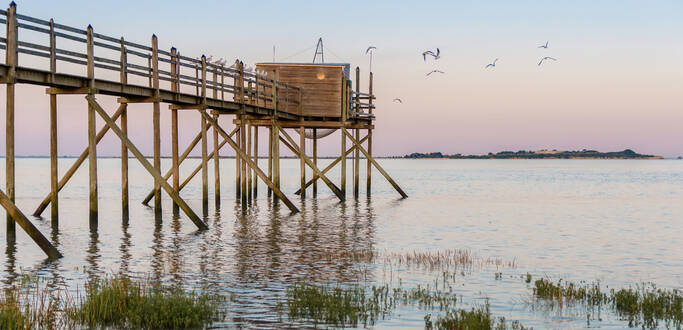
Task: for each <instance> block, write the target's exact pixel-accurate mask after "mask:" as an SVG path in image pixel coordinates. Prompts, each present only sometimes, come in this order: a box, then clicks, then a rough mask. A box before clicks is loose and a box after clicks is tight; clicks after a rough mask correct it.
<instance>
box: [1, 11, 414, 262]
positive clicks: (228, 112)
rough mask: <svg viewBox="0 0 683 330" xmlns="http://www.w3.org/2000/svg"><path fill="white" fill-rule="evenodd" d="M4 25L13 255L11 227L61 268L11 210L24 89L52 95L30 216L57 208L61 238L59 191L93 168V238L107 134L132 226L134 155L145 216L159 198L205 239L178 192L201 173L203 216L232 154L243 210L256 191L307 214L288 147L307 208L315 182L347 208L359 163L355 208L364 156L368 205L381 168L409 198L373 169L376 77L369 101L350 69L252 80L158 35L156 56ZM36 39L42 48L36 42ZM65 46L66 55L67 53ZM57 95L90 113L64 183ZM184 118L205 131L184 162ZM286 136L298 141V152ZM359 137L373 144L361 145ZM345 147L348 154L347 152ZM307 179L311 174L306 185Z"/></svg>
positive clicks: (296, 69) (138, 48) (6, 194)
mask: <svg viewBox="0 0 683 330" xmlns="http://www.w3.org/2000/svg"><path fill="white" fill-rule="evenodd" d="M0 24H5V26H6V31H7V32H6V35H5V36H4V37H2V38H0V50H4V52H5V62H4V63H2V64H0V83H2V84H5V86H6V88H7V95H6V98H7V100H6V101H7V103H6V110H5V111H6V131H5V143H6V158H5V161H6V185H5V189H4V190H2V189H0V204H1V205H2V207H3V208H4V209H5V210H6V212H7V219H6V225H7V231H6V233H7V237H6V238H7V243H8V244H14V243H13V242H14V241H15V240H16V228H15V225H16V224H17V223H18V224H19V225H20V227H21V228H22V229H23V230H24V231H25V232H26V233H27V234H28V235H29V236H30V238H31V239H32V240H33V241H34V242H35V243H36V244H37V245H38V246H39V247H40V248H41V249H42V250H43V251H44V252H45V253H46V254H47V256H48V258H59V257H61V253H60V252H59V251H58V250H57V249H56V248H55V247H54V246H53V245H52V244H51V242H50V241H49V240H48V239H47V238H45V236H44V235H43V234H42V233H41V232H40V231H39V230H38V228H36V227H35V226H34V225H33V223H32V222H31V220H29V219H28V218H27V217H26V215H25V214H24V213H23V212H22V211H21V210H20V209H19V208H17V206H16V204H15V191H16V190H15V149H14V145H15V143H14V142H15V141H14V137H15V134H14V132H15V127H14V113H15V86H16V84H31V85H40V86H46V89H45V93H47V94H48V95H49V99H50V102H49V103H50V111H49V122H50V187H51V188H50V191H49V193H48V194H47V196H45V198H44V199H43V201H42V202H41V203H40V204H39V205H38V206H37V208H36V209H35V211H34V212H33V213H32V214H33V216H35V217H39V216H41V215H42V214H43V212H44V211H45V209H47V207H48V206H50V215H51V221H52V223H51V224H52V226H53V228H57V227H58V226H59V198H58V197H59V191H60V190H61V189H62V188H63V187H64V186H65V185H66V184H67V183H68V182H69V180H70V179H71V178H72V177H73V175H74V173H75V172H76V171H77V170H78V168H79V167H80V166H81V165H82V164H83V163H84V162H85V161H86V160H87V162H88V173H89V212H88V217H89V224H90V228H91V229H93V228H95V229H96V228H97V221H98V184H97V178H98V172H97V161H96V160H97V143H98V142H99V141H100V140H101V139H102V138H103V137H104V135H105V134H107V133H108V132H109V131H111V132H112V133H113V134H115V135H116V136H117V137H118V138H119V140H120V141H121V207H122V210H123V212H122V213H123V216H124V219H125V218H127V215H128V210H129V207H130V206H129V197H128V161H129V155H132V156H133V157H134V158H135V159H137V161H139V162H140V164H141V165H142V166H143V167H144V168H145V170H146V171H147V172H149V174H150V175H151V176H152V177H153V178H154V187H153V188H152V189H151V191H150V192H149V194H148V195H147V197H146V198H145V199H144V200H143V201H142V202H143V204H148V203H149V202H150V201H152V199H153V200H154V201H153V208H154V210H155V212H157V214H159V213H161V205H162V203H161V201H162V190H163V191H164V192H165V193H166V194H167V195H168V196H169V197H170V198H171V199H172V200H173V211H174V213H179V212H180V211H181V210H182V212H183V213H184V214H185V215H186V216H187V218H189V220H190V221H192V222H193V223H194V225H196V227H197V228H198V229H200V230H203V229H207V228H208V227H207V225H206V224H205V223H204V221H202V219H201V218H200V217H199V216H198V215H197V213H195V211H194V210H192V209H191V208H190V207H189V206H188V204H187V203H186V202H185V201H184V200H183V198H182V197H181V195H180V192H181V190H182V189H183V188H184V187H185V186H187V184H189V182H190V181H191V179H192V178H193V177H194V176H196V174H198V173H200V172H201V183H202V204H203V206H204V213H206V212H207V207H206V206H207V205H208V202H209V196H208V190H209V189H208V187H209V182H208V171H209V163H210V162H211V163H213V170H214V185H215V188H214V192H215V195H214V199H215V201H216V203H217V204H218V203H219V201H220V198H221V196H220V184H221V182H220V179H221V177H224V175H226V174H227V173H221V172H220V171H219V169H220V167H219V164H220V157H219V152H220V150H221V149H222V148H223V147H224V146H225V145H226V144H227V145H229V146H230V148H232V149H233V150H234V151H235V165H236V167H235V168H236V171H235V187H236V191H237V196H238V198H240V199H241V200H242V201H246V200H249V199H252V198H255V197H256V196H257V193H258V189H257V188H258V184H257V183H258V181H259V180H260V181H262V182H263V183H264V184H265V186H266V187H267V191H268V196H272V198H273V199H274V201H281V202H282V203H284V204H285V205H286V206H287V208H288V209H289V210H290V211H291V212H293V213H296V212H298V211H299V209H298V208H297V206H296V205H295V204H294V203H293V202H292V201H291V200H290V199H289V198H288V197H287V195H285V193H284V192H283V191H282V190H281V189H280V149H281V147H282V146H283V145H284V146H285V147H286V148H288V149H289V150H291V151H292V152H293V153H294V154H295V155H296V156H297V157H298V158H299V160H300V167H301V171H300V173H301V184H300V188H299V190H298V191H296V192H295V194H297V195H300V196H301V197H302V198H303V197H306V194H307V188H308V187H309V186H311V185H312V188H311V189H310V190H311V193H312V196H313V197H316V196H317V191H318V190H317V189H318V187H317V185H318V180H321V181H322V182H323V183H324V184H325V185H326V186H327V187H328V188H329V189H330V190H332V192H333V193H334V194H335V195H336V196H337V197H338V198H339V200H341V201H343V200H345V198H346V172H347V158H349V157H348V156H351V157H350V158H351V160H352V161H353V165H352V166H353V196H354V197H358V196H359V193H360V192H359V190H360V189H359V184H360V178H359V168H360V161H361V154H362V155H363V156H364V158H365V159H366V162H367V164H366V166H367V171H366V173H367V177H366V192H367V194H368V195H370V191H371V173H372V167H375V168H376V169H377V170H378V171H379V172H380V173H381V174H382V175H383V176H384V177H385V178H386V179H387V180H388V181H389V182H390V183H391V184H392V186H393V187H394V188H395V189H396V191H397V192H398V193H399V194H400V195H401V196H402V197H407V195H406V194H405V193H404V192H403V190H401V188H400V187H399V186H398V185H397V184H396V183H395V182H394V181H393V180H392V179H391V177H390V176H389V175H388V174H387V172H386V171H385V170H384V169H383V168H382V167H381V166H380V165H379V164H378V163H377V161H376V160H375V159H374V158H372V130H373V129H374V125H373V120H374V119H375V116H374V113H373V110H374V109H375V106H374V104H373V101H374V100H375V96H374V94H373V92H372V72H370V74H369V82H368V86H367V92H361V90H360V87H359V86H360V71H359V69H358V68H356V70H355V84H352V78H353V77H351V72H350V65H349V64H327V63H306V64H303V63H259V64H257V66H256V68H257V71H256V72H245V68H244V64H243V63H242V62H240V61H239V60H237V61H235V62H234V64H233V65H231V66H225V65H223V64H216V63H211V62H210V61H207V58H206V57H205V56H201V57H200V58H193V57H191V56H186V55H184V54H181V52H180V51H179V50H178V49H176V48H174V47H173V48H171V49H170V50H162V49H159V47H158V39H157V37H156V36H155V35H152V37H151V42H150V44H146V45H143V44H137V43H133V42H130V41H128V40H125V39H124V38H123V37H120V38H115V37H110V36H107V35H104V34H100V33H96V32H95V31H94V28H93V27H92V26H88V27H87V28H86V29H81V28H75V27H70V26H66V25H62V24H58V23H55V22H54V20H52V19H50V20H43V19H38V18H33V17H29V16H25V15H20V14H18V13H17V6H16V4H15V3H14V2H12V3H11V4H10V6H9V8H8V9H7V10H5V11H0ZM24 32H28V33H26V34H31V37H30V38H22V37H23V35H24ZM36 34H37V35H40V36H42V38H36V37H35V36H36ZM37 40H40V41H37ZM45 40H47V41H45ZM62 43H64V44H68V45H70V46H69V47H64V46H61V44H62ZM74 44H75V45H76V47H74V46H73V45H74ZM319 47H320V48H319V49H317V50H316V56H317V55H318V52H320V55H321V56H322V40H320V41H319ZM74 49H81V50H80V51H78V50H74ZM112 54H115V55H112ZM20 55H21V56H20ZM20 59H21V61H20ZM36 59H43V61H44V59H47V60H48V63H49V64H48V65H47V67H45V65H41V63H44V62H40V61H38V60H36ZM321 60H322V58H321ZM314 62H315V58H314ZM58 64H64V66H69V67H70V68H71V69H73V68H74V67H75V68H78V70H77V71H79V72H80V73H76V74H74V73H72V72H69V73H67V72H63V71H62V70H60V69H59V67H58ZM71 71H73V70H71ZM96 73H97V74H96ZM61 95H82V96H83V98H84V103H85V104H86V105H87V111H86V114H84V116H87V137H88V138H87V140H88V141H87V147H86V148H85V149H84V150H83V152H82V153H81V154H80V156H79V157H78V158H77V159H76V161H75V162H74V163H73V165H72V166H71V167H70V168H69V169H68V170H67V171H66V173H65V174H64V175H63V176H62V177H61V178H59V177H58V167H57V165H58V163H57V155H58V143H57V120H58V111H57V97H58V96H61ZM100 96H108V97H115V98H116V101H117V103H118V107H117V108H116V109H115V110H114V111H113V113H110V112H108V111H107V110H105V108H104V107H103V106H102V105H101V102H100V101H98V97H100ZM135 103H147V104H151V105H152V115H151V118H149V119H151V121H152V126H153V132H152V135H153V152H152V154H153V157H152V162H150V161H149V160H148V159H147V158H146V157H145V156H144V155H143V153H142V151H141V150H140V149H138V147H136V146H135V144H133V143H132V142H131V140H130V139H129V138H128V115H129V113H128V105H129V104H135ZM162 103H163V104H166V105H168V110H169V111H170V112H171V125H170V126H171V127H170V131H171V156H172V157H171V159H172V161H171V168H170V169H168V170H167V171H166V172H165V173H164V172H162V168H161V151H160V150H161V149H160V146H161V124H160V112H161V105H162ZM178 111H194V112H196V113H197V118H198V121H199V123H198V124H199V125H198V126H199V127H200V129H199V132H197V133H196V135H195V137H194V139H192V141H191V142H190V144H189V145H188V146H187V147H186V148H185V149H184V151H183V152H182V153H179V145H178V129H179V126H178ZM136 115H137V114H136ZM220 116H234V120H233V123H234V127H233V128H231V129H225V128H223V127H221V125H219V118H220ZM97 117H99V118H101V119H102V120H103V121H104V126H103V127H101V128H99V130H98V129H97V127H96V119H97ZM117 121H118V123H117ZM286 129H295V130H297V131H298V133H299V134H298V137H299V139H298V141H297V140H296V139H295V138H293V137H292V135H290V134H289V133H288V132H287V130H286ZM331 130H340V131H341V141H340V142H341V143H340V144H341V147H340V156H339V157H338V158H337V159H335V160H334V161H333V162H332V163H331V164H330V165H328V166H327V167H326V168H324V169H322V170H321V169H319V168H318V166H317V163H318V162H317V141H318V138H320V137H322V136H323V135H325V134H328V132H330V131H331ZM259 131H266V132H267V134H268V137H269V138H268V141H269V143H268V162H267V163H268V168H267V173H266V171H264V170H262V169H261V168H259V166H258V165H257V164H258V157H259V149H258V134H259ZM361 132H365V136H364V137H362V138H361ZM210 133H211V135H212V136H211V137H212V139H213V150H211V151H209V150H208V139H209V134H210ZM306 138H310V139H312V140H313V150H312V151H311V153H310V156H308V155H309V154H308V153H307V152H306V148H305V145H306V144H305V139H306ZM347 142H350V145H349V146H347ZM198 144H199V145H200V148H201V164H200V165H199V166H197V167H196V168H195V169H194V170H193V171H192V172H191V174H190V175H189V176H188V177H186V178H185V179H184V180H183V179H182V178H181V177H180V171H179V168H180V165H181V164H182V162H183V161H184V160H185V159H187V158H188V156H189V154H190V153H191V152H192V150H193V149H194V148H195V147H196V146H197V145H198ZM347 147H348V149H347ZM337 164H340V167H341V187H338V186H337V185H335V184H334V183H333V182H332V181H331V180H330V179H328V178H327V176H326V173H328V172H329V171H331V170H332V169H333V168H334V167H335V166H336V165H337ZM307 167H309V168H310V169H311V170H312V173H313V177H312V178H310V179H308V180H307V178H306V168H307ZM169 179H171V181H170V182H169V181H168V180H169ZM244 205H246V203H244Z"/></svg>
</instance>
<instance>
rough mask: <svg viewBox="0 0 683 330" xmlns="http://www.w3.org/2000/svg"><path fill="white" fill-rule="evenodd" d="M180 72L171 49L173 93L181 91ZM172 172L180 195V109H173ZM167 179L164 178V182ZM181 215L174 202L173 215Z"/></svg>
mask: <svg viewBox="0 0 683 330" xmlns="http://www.w3.org/2000/svg"><path fill="white" fill-rule="evenodd" d="M179 72H180V70H179V65H178V53H177V50H176V48H175V47H172V48H171V80H172V82H171V92H174V93H177V92H178V90H179V87H180V86H179V80H180V78H179V77H178V74H179ZM171 172H172V173H173V190H174V191H175V192H176V193H178V194H180V189H179V187H180V161H179V159H178V109H171ZM166 179H167V178H166V177H164V180H166ZM178 213H180V209H179V208H178V204H176V203H175V201H174V202H173V214H174V215H177V214H178Z"/></svg>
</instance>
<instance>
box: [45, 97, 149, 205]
mask: <svg viewBox="0 0 683 330" xmlns="http://www.w3.org/2000/svg"><path fill="white" fill-rule="evenodd" d="M125 106H126V105H125V104H121V105H120V106H119V108H118V109H117V110H116V112H115V113H114V114H113V115H112V119H113V120H116V119H117V118H119V116H121V114H122V113H123V110H124V109H125ZM107 131H109V126H104V127H102V128H101V129H100V131H99V133H97V137H96V138H95V141H96V142H100V140H102V137H104V134H105V133H107ZM89 151H90V147H89V146H88V147H86V148H85V149H84V150H83V152H81V155H80V156H79V157H78V158H77V159H76V161H75V162H74V163H73V165H71V167H70V168H69V170H67V171H66V173H64V176H63V177H62V179H61V180H59V186H58V187H57V188H58V191H59V190H62V188H64V186H65V185H66V183H67V182H69V180H70V179H71V177H73V175H74V174H75V173H76V170H78V168H79V167H80V166H81V165H82V164H83V162H85V159H86V158H88V154H89ZM126 173H127V172H126ZM150 199H151V197H150ZM51 200H52V192H50V193H49V194H47V196H45V198H44V199H43V201H42V202H41V203H40V205H38V207H37V208H36V210H35V211H34V212H33V216H36V217H39V216H40V215H41V214H42V213H43V211H45V209H46V208H47V206H48V205H49V204H50V201H51Z"/></svg>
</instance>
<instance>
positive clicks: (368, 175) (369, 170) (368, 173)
mask: <svg viewBox="0 0 683 330" xmlns="http://www.w3.org/2000/svg"><path fill="white" fill-rule="evenodd" d="M372 78H373V76H372V72H370V82H369V83H368V94H370V100H369V102H368V103H370V108H369V109H368V112H369V113H370V114H372V100H373V98H374V97H375V95H374V94H372ZM369 125H372V116H370V123H369ZM368 154H369V155H370V156H372V128H368ZM365 175H366V178H367V183H366V187H365V192H366V194H367V195H368V196H370V192H371V190H372V189H371V185H372V164H371V163H370V159H367V169H366V172H365Z"/></svg>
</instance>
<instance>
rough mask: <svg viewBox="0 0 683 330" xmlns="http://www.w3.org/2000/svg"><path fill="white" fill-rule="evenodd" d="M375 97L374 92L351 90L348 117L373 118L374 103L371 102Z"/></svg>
mask: <svg viewBox="0 0 683 330" xmlns="http://www.w3.org/2000/svg"><path fill="white" fill-rule="evenodd" d="M375 99H376V98H375V95H374V94H369V93H362V92H356V91H351V102H350V110H349V117H350V118H370V119H374V118H375V115H374V114H373V113H372V111H373V110H374V109H375V105H374V104H373V103H372V102H373V101H374V100H375Z"/></svg>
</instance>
